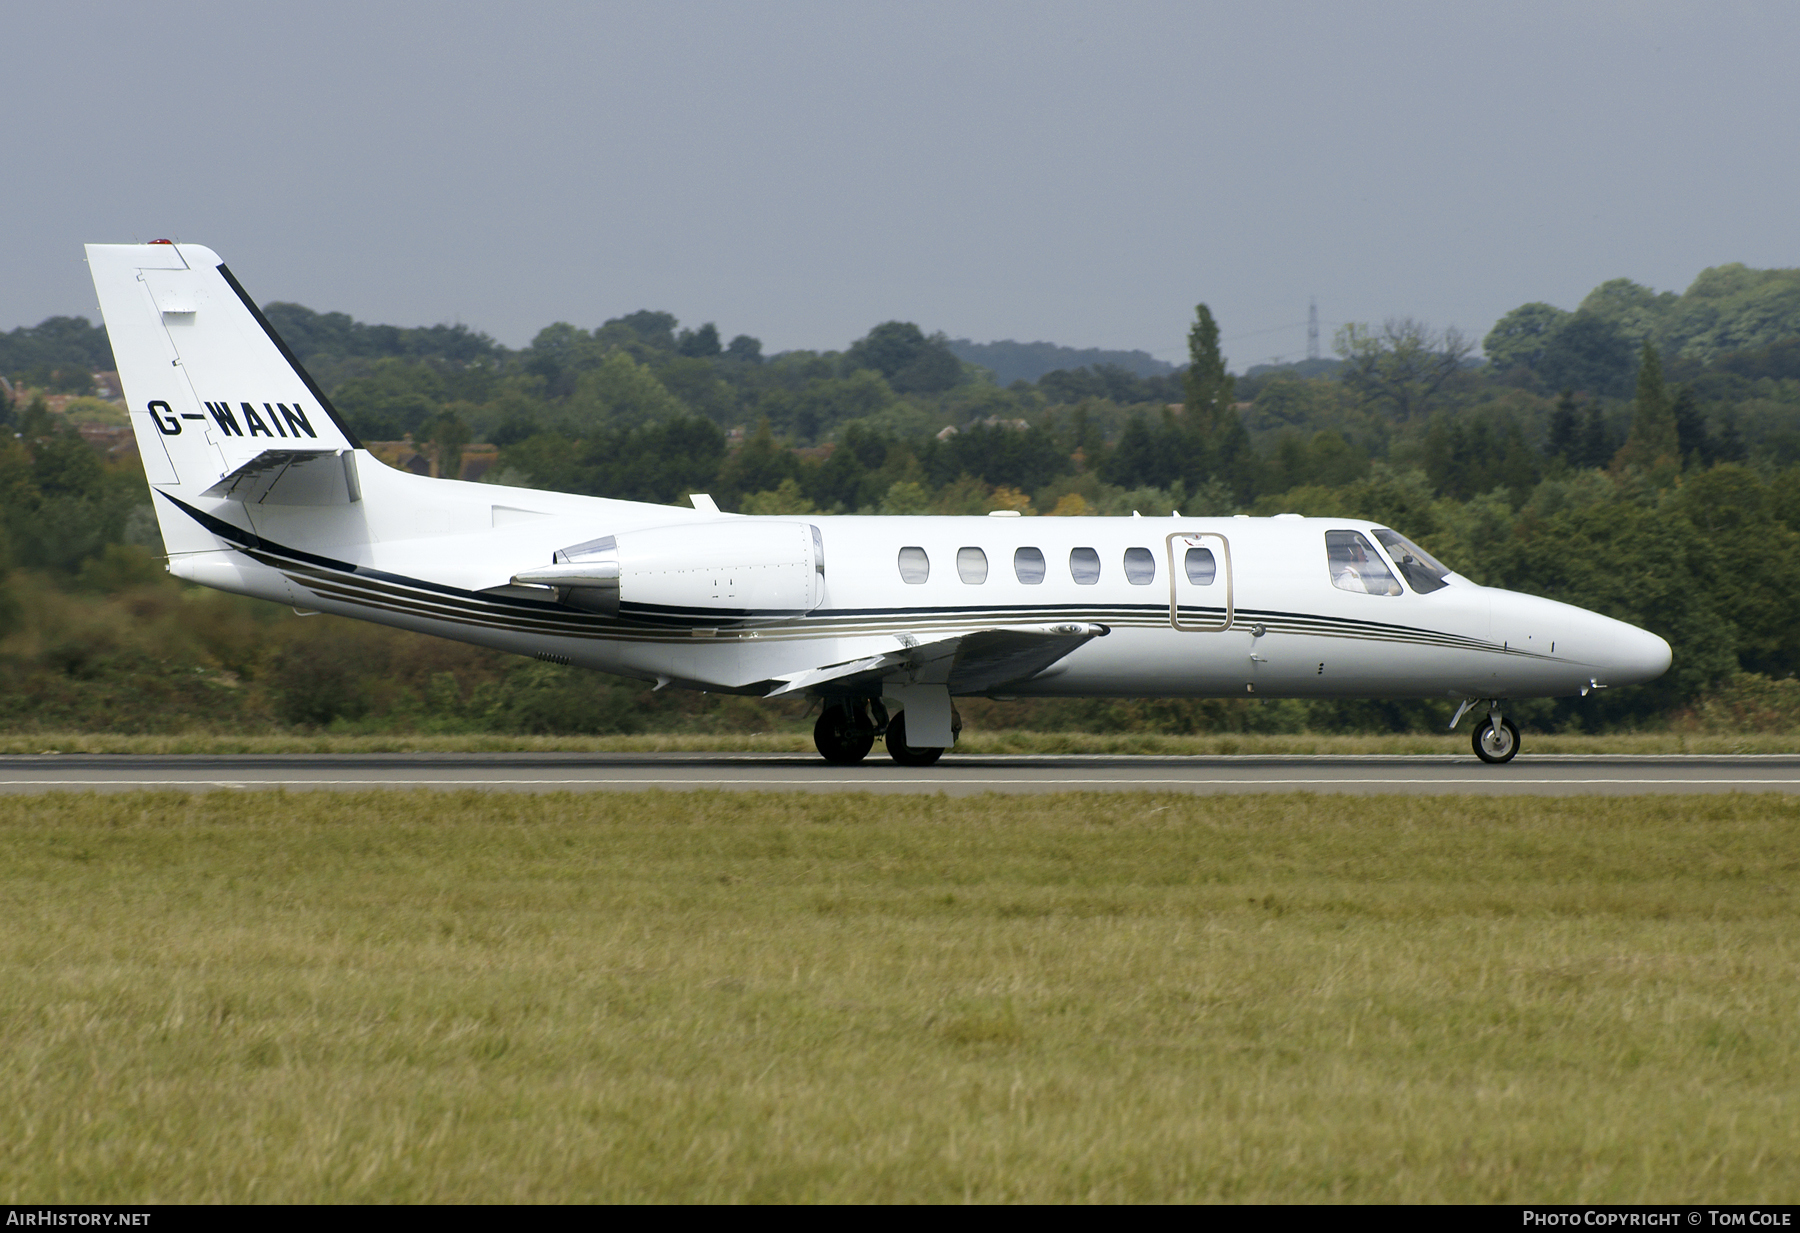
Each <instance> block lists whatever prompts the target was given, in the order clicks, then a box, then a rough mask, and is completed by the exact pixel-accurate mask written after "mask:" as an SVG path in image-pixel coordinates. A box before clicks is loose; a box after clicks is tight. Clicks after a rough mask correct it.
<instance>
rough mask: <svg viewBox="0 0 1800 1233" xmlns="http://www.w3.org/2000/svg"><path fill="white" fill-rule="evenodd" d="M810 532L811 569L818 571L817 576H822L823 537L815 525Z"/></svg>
mask: <svg viewBox="0 0 1800 1233" xmlns="http://www.w3.org/2000/svg"><path fill="white" fill-rule="evenodd" d="M812 533H813V569H814V570H815V571H816V572H817V573H818V575H819V577H821V578H823V577H824V576H825V537H824V536H823V535H820V534H819V528H817V527H814V528H813V529H812Z"/></svg>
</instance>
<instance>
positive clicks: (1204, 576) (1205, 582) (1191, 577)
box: [1181, 548, 1219, 587]
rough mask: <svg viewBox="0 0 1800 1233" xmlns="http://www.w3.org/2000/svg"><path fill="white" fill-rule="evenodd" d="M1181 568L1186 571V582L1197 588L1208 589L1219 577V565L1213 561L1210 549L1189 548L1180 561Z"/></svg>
mask: <svg viewBox="0 0 1800 1233" xmlns="http://www.w3.org/2000/svg"><path fill="white" fill-rule="evenodd" d="M1181 567H1182V568H1183V569H1185V570H1186V571H1187V580H1188V581H1189V582H1191V583H1193V584H1194V585H1195V586H1197V587H1209V586H1211V585H1212V584H1213V579H1214V578H1217V577H1218V576H1219V563H1218V562H1217V561H1216V560H1214V559H1213V554H1212V549H1211V548H1189V549H1188V550H1187V556H1185V557H1183V558H1182V559H1181Z"/></svg>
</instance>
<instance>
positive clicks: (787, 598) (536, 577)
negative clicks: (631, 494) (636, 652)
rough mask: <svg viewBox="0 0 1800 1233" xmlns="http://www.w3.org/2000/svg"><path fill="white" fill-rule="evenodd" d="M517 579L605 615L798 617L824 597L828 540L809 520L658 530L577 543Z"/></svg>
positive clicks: (735, 522) (753, 521) (515, 578)
mask: <svg viewBox="0 0 1800 1233" xmlns="http://www.w3.org/2000/svg"><path fill="white" fill-rule="evenodd" d="M513 582H514V583H516V584H519V585H523V586H551V587H555V588H556V595H557V599H558V600H559V601H560V602H562V603H565V604H568V605H569V606H571V607H575V608H582V609H585V610H587V611H589V612H599V613H604V614H606V615H607V616H620V615H626V616H645V617H652V618H654V617H657V616H694V615H705V616H708V617H714V618H718V619H721V620H740V621H741V620H753V619H755V618H758V617H788V616H797V615H799V614H801V613H805V612H810V611H812V609H814V608H816V607H818V605H819V604H820V603H821V602H822V601H823V600H824V598H825V546H824V541H823V537H822V536H820V534H819V528H817V527H815V526H812V525H810V524H808V523H804V522H778V521H774V520H764V519H761V518H757V519H743V520H741V521H740V520H737V519H733V520H731V521H729V522H706V523H700V524H697V525H695V524H688V525H680V526H672V527H652V528H650V529H648V530H644V531H625V532H622V533H620V534H618V535H607V536H604V537H602V538H600V539H594V540H588V541H587V542H586V543H581V544H572V545H570V546H569V547H567V548H564V549H562V550H561V551H560V552H558V553H557V554H556V557H555V564H554V565H550V566H548V567H545V568H540V569H529V570H523V571H521V572H519V573H518V574H515V575H514V576H513Z"/></svg>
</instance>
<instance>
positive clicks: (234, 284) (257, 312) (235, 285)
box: [219, 262, 363, 450]
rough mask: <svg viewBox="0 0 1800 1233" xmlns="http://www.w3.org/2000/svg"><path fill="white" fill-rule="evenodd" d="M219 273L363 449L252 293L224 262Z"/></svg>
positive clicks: (353, 443)
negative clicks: (265, 314)
mask: <svg viewBox="0 0 1800 1233" xmlns="http://www.w3.org/2000/svg"><path fill="white" fill-rule="evenodd" d="M219 273H220V274H222V275H224V276H225V282H226V285H228V286H229V287H230V288H231V289H232V290H233V291H235V292H237V298H238V299H240V300H242V301H243V302H244V307H245V308H248V309H249V310H250V315H251V316H252V317H255V318H256V324H258V325H260V326H262V329H263V333H265V334H267V335H268V336H269V341H270V342H272V343H274V344H275V349H276V350H277V351H279V352H281V358H282V359H284V360H286V361H287V362H288V367H289V368H292V369H293V370H294V375H295V376H296V377H299V378H300V380H301V381H302V382H304V383H305V385H306V389H307V392H308V393H310V394H311V395H312V396H313V397H314V398H316V399H318V400H319V405H320V406H321V407H323V408H325V414H326V415H328V416H330V417H331V422H332V423H333V424H336V425H337V430H338V431H339V432H341V433H343V434H344V440H346V441H348V442H349V443H350V448H351V449H353V450H359V449H361V448H362V447H363V443H362V442H361V441H358V440H357V439H356V434H355V433H353V432H351V431H350V425H348V424H346V423H344V419H343V417H342V416H340V415H339V414H338V413H337V408H336V407H334V406H332V405H331V399H329V398H327V397H325V391H324V390H322V389H320V388H319V383H318V382H317V381H314V380H313V379H312V374H311V373H309V372H307V371H306V369H305V368H304V367H302V366H301V364H300V360H299V357H298V356H296V355H295V354H294V353H293V352H292V351H290V350H288V345H287V344H286V343H285V342H283V341H282V340H281V335H279V334H277V333H276V332H275V327H274V326H272V325H270V324H269V319H268V318H267V317H265V316H263V312H262V309H260V308H258V307H257V306H256V301H255V300H253V299H251V298H250V293H249V292H248V291H245V290H244V288H243V285H242V284H241V283H239V282H238V280H237V279H235V278H233V277H232V275H231V271H230V270H228V269H226V268H225V263H224V262H220V263H219ZM295 435H296V436H297V435H299V434H295Z"/></svg>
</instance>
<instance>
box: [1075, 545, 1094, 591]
mask: <svg viewBox="0 0 1800 1233" xmlns="http://www.w3.org/2000/svg"><path fill="white" fill-rule="evenodd" d="M1069 572H1070V573H1071V574H1073V575H1074V576H1075V581H1076V582H1079V583H1080V584H1081V585H1082V586H1084V587H1091V586H1093V585H1094V584H1095V583H1096V582H1098V581H1100V554H1099V553H1097V552H1095V551H1094V550H1093V549H1092V548H1076V549H1073V550H1072V551H1071V552H1070V553H1069Z"/></svg>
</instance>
